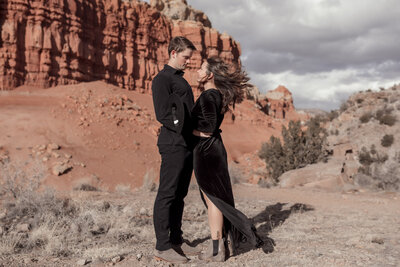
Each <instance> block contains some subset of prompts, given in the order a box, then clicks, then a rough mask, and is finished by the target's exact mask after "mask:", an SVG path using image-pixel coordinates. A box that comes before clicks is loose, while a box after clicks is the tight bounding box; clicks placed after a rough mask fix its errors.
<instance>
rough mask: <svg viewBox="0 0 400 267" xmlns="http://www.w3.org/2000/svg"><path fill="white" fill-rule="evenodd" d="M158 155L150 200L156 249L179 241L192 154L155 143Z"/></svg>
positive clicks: (183, 149)
mask: <svg viewBox="0 0 400 267" xmlns="http://www.w3.org/2000/svg"><path fill="white" fill-rule="evenodd" d="M158 148H159V151H160V154H161V168H160V185H159V188H158V193H157V197H156V200H155V202H154V214H153V218H154V229H155V232H156V238H157V243H156V249H157V250H160V251H163V250H167V249H169V248H171V244H181V243H182V242H183V239H182V230H181V226H182V214H183V207H184V201H183V199H184V198H185V196H186V195H187V192H188V188H189V184H190V178H191V176H192V171H193V153H192V151H191V150H189V149H188V148H186V147H184V146H172V145H159V146H158Z"/></svg>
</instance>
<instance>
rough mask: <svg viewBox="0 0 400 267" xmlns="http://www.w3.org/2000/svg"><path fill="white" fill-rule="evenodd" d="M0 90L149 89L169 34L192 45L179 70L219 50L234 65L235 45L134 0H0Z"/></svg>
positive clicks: (162, 59) (191, 77) (222, 36)
mask: <svg viewBox="0 0 400 267" xmlns="http://www.w3.org/2000/svg"><path fill="white" fill-rule="evenodd" d="M0 31H1V35H0V36H1V39H0V90H9V89H13V88H15V87H17V86H20V85H24V84H25V85H33V86H39V87H51V86H55V85H59V84H73V83H79V82H84V81H93V80H103V81H106V82H109V83H112V84H115V85H118V86H120V87H123V88H126V89H130V90H139V91H143V92H146V91H149V90H150V84H151V79H152V77H153V76H154V75H155V74H156V73H157V72H158V71H159V70H160V69H162V67H163V65H164V64H165V63H166V62H167V61H168V53H167V46H168V42H169V40H170V39H171V37H173V36H176V35H184V36H186V37H188V38H189V39H190V40H192V41H193V43H194V44H195V45H196V47H197V49H198V51H196V52H195V54H194V56H193V61H192V63H191V64H190V66H189V69H188V70H187V72H186V78H187V79H188V80H189V83H190V84H191V85H192V86H193V87H194V88H197V83H196V78H195V77H196V75H195V70H196V69H197V68H199V67H200V65H201V61H202V59H203V58H205V57H207V56H208V55H219V56H221V57H223V58H224V59H226V60H228V61H229V62H235V63H239V56H240V46H239V44H238V43H236V42H235V41H234V40H233V39H232V38H231V37H230V36H228V35H226V34H220V33H218V32H217V31H216V30H215V29H212V28H209V27H206V26H204V24H203V23H202V22H196V21H182V20H174V21H173V20H172V19H170V18H167V17H166V16H164V15H162V14H161V13H160V11H158V10H157V9H156V8H152V7H151V6H150V5H149V4H147V3H144V2H140V1H129V2H128V1H121V0H30V1H29V0H1V2H0Z"/></svg>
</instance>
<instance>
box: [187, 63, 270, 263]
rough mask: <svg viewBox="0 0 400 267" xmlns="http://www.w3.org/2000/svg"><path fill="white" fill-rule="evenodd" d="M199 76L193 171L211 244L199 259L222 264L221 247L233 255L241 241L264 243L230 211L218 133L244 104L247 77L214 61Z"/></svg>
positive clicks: (247, 222)
mask: <svg viewBox="0 0 400 267" xmlns="http://www.w3.org/2000/svg"><path fill="white" fill-rule="evenodd" d="M198 76H199V77H198V81H199V83H200V85H203V86H204V91H203V92H202V94H201V95H200V97H199V98H198V99H197V101H196V103H195V105H194V107H193V109H192V119H193V122H194V129H195V130H194V131H193V134H194V135H195V136H197V137H198V143H197V145H196V147H195V148H194V155H193V156H194V172H195V175H196V179H197V183H198V185H199V187H200V192H201V197H202V199H203V201H204V204H205V205H206V207H207V210H208V222H209V226H210V231H211V239H212V242H211V243H210V246H209V247H208V249H207V250H206V251H205V252H203V253H202V254H201V255H200V256H199V258H200V259H203V260H210V261H224V260H225V252H226V250H225V249H226V247H225V246H226V245H227V246H228V249H229V253H230V254H233V250H234V249H235V248H236V247H237V246H238V243H239V242H240V241H243V240H244V239H245V240H247V241H248V242H251V243H252V244H253V245H254V246H256V247H260V246H261V245H262V244H263V241H262V240H261V239H260V238H259V236H258V235H257V234H256V230H255V227H254V226H253V225H252V223H251V222H250V220H249V219H248V218H247V217H246V216H245V215H244V214H243V213H242V212H240V211H239V210H237V209H235V203H234V199H233V193H232V185H231V181H230V177H229V172H228V163H227V155H226V150H225V147H224V144H223V143H222V139H221V135H220V132H221V131H220V129H219V127H220V125H221V123H222V120H223V119H224V113H225V112H227V111H228V110H229V106H230V105H234V104H235V102H236V101H240V100H242V99H243V96H244V90H245V89H246V88H247V87H248V86H249V84H247V81H248V80H249V78H248V77H247V75H246V73H245V72H243V71H242V70H241V69H240V68H237V69H231V68H230V67H229V66H228V65H227V64H225V63H224V62H223V61H222V60H221V59H220V58H217V57H212V58H209V59H207V60H206V61H205V62H204V63H203V64H202V66H201V69H200V70H198ZM227 254H228V253H227Z"/></svg>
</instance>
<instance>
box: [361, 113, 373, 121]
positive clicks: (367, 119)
mask: <svg viewBox="0 0 400 267" xmlns="http://www.w3.org/2000/svg"><path fill="white" fill-rule="evenodd" d="M371 118H372V114H371V113H370V112H366V113H364V114H363V115H362V116H361V117H360V121H361V123H367V122H369V120H370V119H371Z"/></svg>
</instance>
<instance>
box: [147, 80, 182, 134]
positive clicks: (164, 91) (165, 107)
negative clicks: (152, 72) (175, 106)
mask: <svg viewBox="0 0 400 267" xmlns="http://www.w3.org/2000/svg"><path fill="white" fill-rule="evenodd" d="M151 90H152V92H153V104H154V111H155V113H156V118H157V120H158V121H159V122H160V123H161V124H162V125H163V126H165V127H166V128H168V129H169V130H172V131H174V132H177V131H178V129H179V128H177V127H176V125H175V124H174V118H173V116H172V105H171V103H170V95H171V94H172V92H171V85H170V80H169V79H168V77H165V76H161V75H160V76H157V77H156V78H155V79H154V80H153V82H152V85H151Z"/></svg>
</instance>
